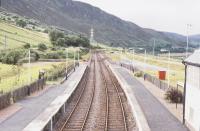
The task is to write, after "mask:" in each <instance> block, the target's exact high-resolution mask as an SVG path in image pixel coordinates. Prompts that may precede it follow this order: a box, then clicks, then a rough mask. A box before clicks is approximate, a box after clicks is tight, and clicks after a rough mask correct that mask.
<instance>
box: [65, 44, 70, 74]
mask: <svg viewBox="0 0 200 131" xmlns="http://www.w3.org/2000/svg"><path fill="white" fill-rule="evenodd" d="M68 57H69V56H68V48H67V49H66V61H65V66H66V71H67V66H68Z"/></svg>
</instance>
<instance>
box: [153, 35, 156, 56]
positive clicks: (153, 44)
mask: <svg viewBox="0 0 200 131" xmlns="http://www.w3.org/2000/svg"><path fill="white" fill-rule="evenodd" d="M155 44H156V42H155V39H154V40H153V56H154V55H155Z"/></svg>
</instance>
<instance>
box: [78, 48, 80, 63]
mask: <svg viewBox="0 0 200 131" xmlns="http://www.w3.org/2000/svg"><path fill="white" fill-rule="evenodd" d="M79 57H80V56H79V48H78V65H79V59H80V58H79Z"/></svg>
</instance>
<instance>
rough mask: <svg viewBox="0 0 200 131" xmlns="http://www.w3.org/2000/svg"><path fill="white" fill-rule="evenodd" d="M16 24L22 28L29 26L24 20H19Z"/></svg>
mask: <svg viewBox="0 0 200 131" xmlns="http://www.w3.org/2000/svg"><path fill="white" fill-rule="evenodd" d="M16 24H17V25H18V26H20V27H22V28H24V27H25V26H27V23H26V21H24V20H17V22H16Z"/></svg>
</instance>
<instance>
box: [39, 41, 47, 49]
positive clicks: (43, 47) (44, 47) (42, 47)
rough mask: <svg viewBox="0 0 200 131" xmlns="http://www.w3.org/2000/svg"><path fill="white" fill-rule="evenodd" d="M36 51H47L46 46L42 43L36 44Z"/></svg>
mask: <svg viewBox="0 0 200 131" xmlns="http://www.w3.org/2000/svg"><path fill="white" fill-rule="evenodd" d="M38 50H40V51H44V50H47V46H46V45H45V44H43V43H40V44H38Z"/></svg>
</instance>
